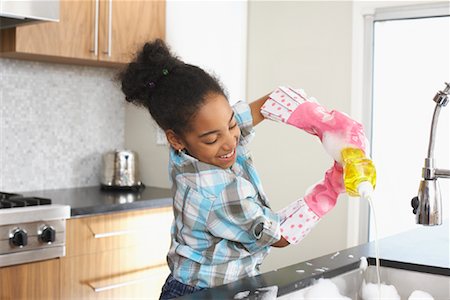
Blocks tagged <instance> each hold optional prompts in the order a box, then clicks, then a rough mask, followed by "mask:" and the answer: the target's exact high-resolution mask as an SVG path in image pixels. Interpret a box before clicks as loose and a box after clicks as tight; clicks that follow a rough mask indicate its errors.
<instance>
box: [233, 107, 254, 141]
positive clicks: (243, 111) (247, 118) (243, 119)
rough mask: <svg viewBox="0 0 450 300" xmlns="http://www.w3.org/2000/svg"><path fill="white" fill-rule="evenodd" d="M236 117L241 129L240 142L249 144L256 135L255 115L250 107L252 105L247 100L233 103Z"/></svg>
mask: <svg viewBox="0 0 450 300" xmlns="http://www.w3.org/2000/svg"><path fill="white" fill-rule="evenodd" d="M233 111H234V117H235V118H236V121H237V123H238V126H239V128H240V129H241V139H240V142H239V143H240V144H241V145H246V144H248V143H249V142H250V141H251V140H252V139H253V137H254V135H255V130H254V129H253V117H252V112H251V109H250V105H249V104H248V103H247V102H245V101H239V102H237V103H236V104H234V105H233Z"/></svg>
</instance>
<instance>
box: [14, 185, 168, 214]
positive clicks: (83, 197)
mask: <svg viewBox="0 0 450 300" xmlns="http://www.w3.org/2000/svg"><path fill="white" fill-rule="evenodd" d="M22 194H23V195H24V196H35V197H42V198H50V199H51V200H52V203H53V204H66V205H70V208H71V217H84V216H89V215H97V214H104V213H110V212H119V211H126V210H133V209H143V208H160V207H171V206H172V192H171V190H170V189H166V188H158V187H151V186H147V187H145V189H142V190H141V191H139V192H131V191H129V192H127V191H109V190H108V191H106V190H102V189H101V188H100V186H91V187H80V188H68V189H55V190H40V191H30V192H24V193H22Z"/></svg>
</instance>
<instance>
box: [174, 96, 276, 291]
mask: <svg viewBox="0 0 450 300" xmlns="http://www.w3.org/2000/svg"><path fill="white" fill-rule="evenodd" d="M233 110H234V112H235V118H236V121H237V122H238V125H239V128H240V130H241V138H240V140H239V144H238V147H237V149H236V154H237V157H236V162H235V163H234V164H233V166H232V167H231V168H229V169H222V168H220V167H217V166H213V165H210V164H207V163H204V162H201V161H199V160H197V159H196V158H194V157H192V156H190V155H188V154H185V153H182V154H177V153H176V152H175V151H174V150H173V149H172V148H171V149H170V161H169V174H170V175H171V180H172V184H173V185H172V190H173V209H174V217H175V219H174V222H173V225H172V230H171V234H172V244H171V247H170V250H169V253H168V255H167V261H168V264H169V267H170V269H171V271H172V275H173V277H175V279H177V280H178V281H180V282H182V283H184V284H187V285H190V286H195V287H201V288H207V287H214V286H218V285H222V284H226V283H228V282H232V281H235V280H238V279H240V278H243V277H248V276H255V275H258V274H259V270H258V269H259V265H260V264H261V263H262V261H263V259H264V257H265V256H266V255H267V254H268V253H269V250H270V247H271V245H272V244H273V243H275V242H276V241H278V240H279V239H280V220H279V217H278V215H277V214H276V213H275V212H273V211H272V210H271V209H270V208H269V204H268V201H267V198H266V195H265V193H264V191H263V188H262V185H261V181H260V178H259V176H258V174H257V173H256V170H255V168H254V167H253V164H252V160H251V157H250V153H249V151H248V149H247V148H246V145H247V144H248V143H249V142H250V141H251V139H252V138H253V136H254V131H253V125H252V122H253V120H252V115H251V112H250V107H249V105H248V104H247V103H245V102H238V103H237V104H235V105H234V106H233Z"/></svg>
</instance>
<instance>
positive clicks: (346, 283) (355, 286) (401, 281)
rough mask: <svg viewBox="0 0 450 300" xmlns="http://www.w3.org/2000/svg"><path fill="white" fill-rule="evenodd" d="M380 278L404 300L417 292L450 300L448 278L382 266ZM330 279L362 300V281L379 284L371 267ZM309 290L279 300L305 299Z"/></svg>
mask: <svg viewBox="0 0 450 300" xmlns="http://www.w3.org/2000/svg"><path fill="white" fill-rule="evenodd" d="M380 277H381V283H384V284H388V285H393V286H395V288H396V289H397V292H398V294H399V295H400V298H401V299H408V297H409V296H410V295H411V293H412V292H413V291H415V290H421V291H424V292H427V293H428V294H430V295H432V296H433V297H434V299H435V300H441V299H450V277H449V276H445V275H436V274H429V273H423V272H417V271H410V270H402V269H396V268H391V267H380ZM329 279H330V280H331V281H332V282H333V283H334V284H336V286H337V287H338V289H339V292H340V294H341V295H343V296H346V297H349V298H351V299H353V300H359V299H362V298H361V286H362V283H363V280H365V282H366V283H376V282H377V273H376V267H375V266H372V265H371V266H369V267H368V268H367V269H366V270H365V271H363V270H362V269H359V268H358V269H355V270H352V271H349V272H347V273H344V274H341V275H338V276H335V277H332V278H329ZM308 289H311V287H306V288H303V289H301V290H297V291H295V292H292V293H289V294H286V295H283V296H281V297H278V299H284V300H287V299H296V300H297V299H303V295H304V294H305V293H306V292H307V291H308Z"/></svg>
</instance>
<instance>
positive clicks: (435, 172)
mask: <svg viewBox="0 0 450 300" xmlns="http://www.w3.org/2000/svg"><path fill="white" fill-rule="evenodd" d="M445 84H446V87H445V89H444V90H443V91H439V92H438V93H437V94H436V95H435V96H434V98H433V101H434V102H436V107H435V109H434V113H433V120H432V122H431V131H430V141H429V145H428V155H427V158H426V159H425V166H424V167H423V168H422V180H421V182H420V186H419V193H418V195H417V197H414V198H413V199H412V201H411V205H412V207H413V213H414V214H415V215H416V223H417V224H422V225H441V224H442V209H441V207H442V200H441V192H440V188H439V183H438V182H437V179H438V178H450V170H444V169H438V168H435V166H434V142H435V136H436V127H437V122H438V118H439V113H440V110H441V108H442V107H444V106H446V105H447V104H448V102H449V99H448V95H449V93H450V83H445Z"/></svg>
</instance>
